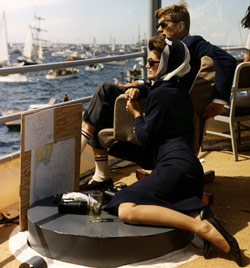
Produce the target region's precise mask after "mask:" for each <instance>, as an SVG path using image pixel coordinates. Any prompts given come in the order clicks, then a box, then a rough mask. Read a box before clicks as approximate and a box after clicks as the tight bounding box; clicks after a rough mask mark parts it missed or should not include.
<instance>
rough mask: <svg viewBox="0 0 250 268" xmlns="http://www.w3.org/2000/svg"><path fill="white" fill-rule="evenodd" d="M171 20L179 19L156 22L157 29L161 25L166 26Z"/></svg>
mask: <svg viewBox="0 0 250 268" xmlns="http://www.w3.org/2000/svg"><path fill="white" fill-rule="evenodd" d="M169 22H173V23H178V22H179V21H175V20H164V21H162V22H160V23H158V24H156V29H158V28H159V27H160V26H161V28H166V27H167V25H168V23H169Z"/></svg>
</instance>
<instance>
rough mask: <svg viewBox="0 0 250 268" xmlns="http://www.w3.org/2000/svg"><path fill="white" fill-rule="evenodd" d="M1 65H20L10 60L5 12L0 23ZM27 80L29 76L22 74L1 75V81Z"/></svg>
mask: <svg viewBox="0 0 250 268" xmlns="http://www.w3.org/2000/svg"><path fill="white" fill-rule="evenodd" d="M0 65H1V67H11V66H16V65H20V64H11V63H10V61H9V50H8V38H7V30H6V16H5V12H3V16H2V19H1V23H0ZM27 80H28V79H27V76H25V75H21V74H9V75H5V76H0V82H26V81H27Z"/></svg>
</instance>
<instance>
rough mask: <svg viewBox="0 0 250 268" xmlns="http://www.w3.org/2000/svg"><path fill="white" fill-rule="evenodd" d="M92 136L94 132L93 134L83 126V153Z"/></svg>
mask: <svg viewBox="0 0 250 268" xmlns="http://www.w3.org/2000/svg"><path fill="white" fill-rule="evenodd" d="M92 137H93V134H91V133H90V132H89V131H87V130H86V129H83V128H82V131H81V153H82V151H83V150H84V148H85V147H86V145H87V143H88V141H89V139H90V138H92Z"/></svg>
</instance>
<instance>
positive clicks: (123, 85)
mask: <svg viewBox="0 0 250 268" xmlns="http://www.w3.org/2000/svg"><path fill="white" fill-rule="evenodd" d="M119 86H121V87H125V88H129V87H136V86H139V81H138V80H137V81H134V82H132V83H127V84H120V85H119Z"/></svg>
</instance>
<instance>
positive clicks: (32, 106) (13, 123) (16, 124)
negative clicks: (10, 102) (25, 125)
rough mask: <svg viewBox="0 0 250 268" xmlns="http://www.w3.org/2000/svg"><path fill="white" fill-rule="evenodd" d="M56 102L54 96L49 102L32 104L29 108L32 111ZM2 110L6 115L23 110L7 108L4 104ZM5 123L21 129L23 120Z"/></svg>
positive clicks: (11, 127)
mask: <svg viewBox="0 0 250 268" xmlns="http://www.w3.org/2000/svg"><path fill="white" fill-rule="evenodd" d="M55 103H56V98H55V97H53V98H51V99H50V100H49V102H48V103H38V104H31V105H29V108H28V109H27V110H28V111H30V110H34V109H39V108H46V107H49V106H51V105H53V104H55ZM1 112H2V115H3V116H6V115H13V114H15V113H20V112H22V111H21V110H19V109H11V110H6V109H5V107H4V106H3V107H2V110H1ZM5 125H6V126H7V127H8V128H9V129H12V130H20V126H21V122H20V120H14V121H9V122H7V123H5Z"/></svg>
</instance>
